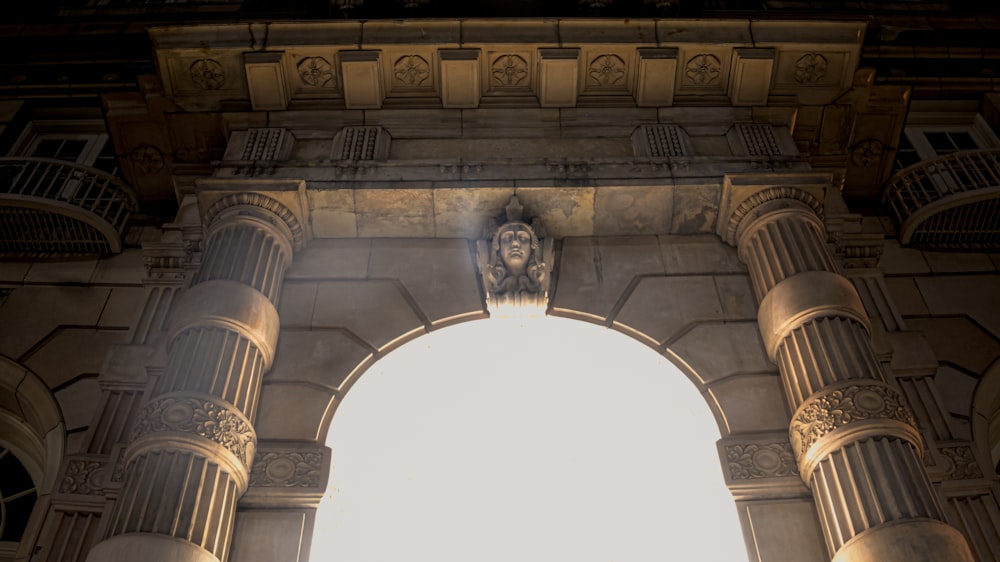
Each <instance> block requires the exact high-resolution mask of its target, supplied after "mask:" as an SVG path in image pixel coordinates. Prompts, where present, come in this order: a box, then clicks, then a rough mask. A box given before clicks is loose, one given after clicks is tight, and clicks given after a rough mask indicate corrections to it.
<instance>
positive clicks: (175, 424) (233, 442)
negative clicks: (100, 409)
mask: <svg viewBox="0 0 1000 562" xmlns="http://www.w3.org/2000/svg"><path fill="white" fill-rule="evenodd" d="M164 431H177V432H182V433H191V434H194V435H198V436H200V437H204V438H206V439H209V440H211V441H214V442H216V443H218V444H219V445H222V446H223V447H225V448H226V449H228V450H229V451H230V452H231V453H233V454H234V455H236V458H238V459H239V460H240V462H242V463H243V465H244V466H246V467H247V468H249V467H250V465H251V462H252V461H253V458H254V453H255V451H256V449H257V436H256V435H255V434H254V431H253V428H252V427H251V426H250V424H249V423H248V422H247V420H246V418H244V417H243V415H242V414H240V413H239V412H237V411H236V410H233V409H230V408H229V407H227V406H224V405H222V404H217V403H215V402H213V401H211V400H207V399H205V398H200V397H187V396H167V397H161V398H157V399H154V400H151V401H150V402H149V403H147V404H146V406H145V407H143V409H142V410H140V411H139V417H138V419H137V420H136V422H135V427H134V428H133V429H132V440H133V441H135V440H136V439H138V438H139V437H142V436H143V435H149V434H151V433H160V432H164Z"/></svg>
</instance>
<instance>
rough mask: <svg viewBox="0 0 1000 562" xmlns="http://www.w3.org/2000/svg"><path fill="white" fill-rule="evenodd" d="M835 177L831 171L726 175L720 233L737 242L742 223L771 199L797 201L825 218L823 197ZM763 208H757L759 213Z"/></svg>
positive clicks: (733, 242) (718, 230)
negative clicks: (829, 172)
mask: <svg viewBox="0 0 1000 562" xmlns="http://www.w3.org/2000/svg"><path fill="white" fill-rule="evenodd" d="M831 185H832V180H831V178H830V176H829V175H828V174H817V173H808V174H782V175H775V174H730V175H727V176H726V177H725V180H724V183H723V188H722V199H721V201H720V205H719V221H718V227H717V233H718V235H719V236H720V237H721V238H722V239H723V240H725V241H726V242H727V243H728V244H730V245H733V246H735V245H736V244H737V242H738V241H739V239H738V236H737V231H738V230H739V229H740V227H741V224H743V223H745V222H748V221H747V220H746V219H748V218H751V219H752V218H753V217H754V216H756V213H752V211H754V210H755V209H757V208H758V207H760V206H761V205H763V204H764V203H767V202H769V201H782V200H784V201H798V202H800V203H802V204H804V205H806V207H807V208H809V209H811V210H812V211H813V212H814V213H815V214H816V216H817V217H819V218H820V219H822V218H823V212H824V211H823V203H822V201H823V199H824V198H825V193H826V190H827V189H828V188H830V186H831ZM760 210H761V209H757V211H758V213H759V211H760Z"/></svg>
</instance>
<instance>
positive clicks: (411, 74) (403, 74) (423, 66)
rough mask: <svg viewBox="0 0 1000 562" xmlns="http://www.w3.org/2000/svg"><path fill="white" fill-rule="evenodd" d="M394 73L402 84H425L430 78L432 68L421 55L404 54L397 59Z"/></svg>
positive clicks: (412, 85) (397, 82)
mask: <svg viewBox="0 0 1000 562" xmlns="http://www.w3.org/2000/svg"><path fill="white" fill-rule="evenodd" d="M392 75H393V77H394V78H395V79H396V84H398V85H400V86H408V87H417V86H423V85H424V82H426V81H427V79H428V78H430V75H431V68H430V65H428V64H427V61H426V60H425V59H424V57H422V56H420V55H403V56H401V57H399V59H397V60H396V64H395V66H394V67H393V72H392Z"/></svg>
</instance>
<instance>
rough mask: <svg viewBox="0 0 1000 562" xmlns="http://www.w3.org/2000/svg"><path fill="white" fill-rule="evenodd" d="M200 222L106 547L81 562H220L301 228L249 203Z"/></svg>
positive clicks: (247, 467) (275, 207)
mask: <svg viewBox="0 0 1000 562" xmlns="http://www.w3.org/2000/svg"><path fill="white" fill-rule="evenodd" d="M205 221H206V224H207V227H206V228H205V237H204V252H203V258H202V260H201V267H200V269H199V270H198V271H197V273H196V274H195V275H194V276H193V280H192V284H191V287H190V288H189V289H187V290H186V291H184V292H183V293H182V294H181V295H180V297H179V298H178V299H177V301H176V302H175V303H174V304H173V310H172V313H171V315H170V318H169V320H167V321H166V322H165V325H166V328H167V329H166V338H165V341H166V351H167V356H166V365H165V367H164V368H163V372H162V375H160V376H159V377H157V379H156V381H155V383H154V384H153V387H152V390H151V392H150V394H149V395H150V396H151V397H150V398H149V400H148V401H146V402H145V404H144V405H143V406H142V407H141V408H140V409H139V411H138V414H137V416H136V418H135V421H134V424H133V425H132V428H131V434H130V439H131V441H130V442H129V444H128V446H127V448H126V449H125V451H124V459H123V461H124V464H125V467H126V468H125V470H124V476H123V478H122V484H121V490H120V492H119V495H118V499H117V502H116V503H115V507H114V509H113V511H112V513H111V515H110V517H109V521H108V524H107V526H108V531H107V536H108V538H107V539H105V540H104V541H103V542H101V543H99V544H98V545H97V546H96V547H95V548H94V549H93V550H92V551H91V554H90V556H89V557H88V560H90V561H92V562H96V561H97V560H132V559H137V558H139V557H140V556H141V558H142V559H144V560H146V561H148V562H166V561H168V560H169V561H171V562H174V561H182V560H183V561H194V560H197V561H205V562H212V561H217V560H218V561H224V560H226V559H227V558H228V556H229V548H230V542H231V538H232V534H233V526H234V520H235V516H236V515H235V511H236V502H237V500H238V499H239V498H240V497H241V496H242V495H243V494H244V493H245V492H246V490H247V488H248V486H249V483H250V474H251V470H252V464H253V459H254V456H255V453H256V450H257V437H256V433H255V431H254V428H253V420H254V418H255V416H256V409H257V402H258V395H259V393H260V386H261V381H262V378H263V375H264V373H265V372H266V371H267V370H268V369H269V368H270V365H271V362H272V361H273V358H274V350H275V346H276V344H277V339H278V325H279V323H278V313H277V308H276V304H277V303H276V301H277V298H278V295H279V294H280V290H281V281H282V278H283V276H284V272H285V269H286V268H287V267H288V265H289V264H290V262H291V259H292V254H293V252H294V249H295V248H296V246H298V245H301V243H302V229H301V226H300V224H299V222H298V219H297V217H296V216H295V215H294V214H293V213H292V212H291V211H289V210H288V209H287V208H286V207H285V206H284V205H282V204H281V203H279V202H278V201H276V200H274V199H272V198H270V197H267V196H266V195H262V194H259V193H246V194H231V195H228V196H223V197H221V198H217V199H215V201H214V202H213V203H212V204H211V205H209V206H208V207H207V209H206V212H205ZM154 296H155V295H154ZM153 300H154V301H155V302H154V303H153V304H155V303H156V302H159V301H160V299H158V298H157V299H153ZM170 300H173V299H170Z"/></svg>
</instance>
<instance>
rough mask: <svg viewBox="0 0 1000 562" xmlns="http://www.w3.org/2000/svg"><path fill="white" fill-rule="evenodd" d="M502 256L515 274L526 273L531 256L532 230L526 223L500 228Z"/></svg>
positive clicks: (508, 267)
mask: <svg viewBox="0 0 1000 562" xmlns="http://www.w3.org/2000/svg"><path fill="white" fill-rule="evenodd" d="M499 236H500V258H501V259H502V260H503V263H504V265H506V266H507V270H508V271H509V272H510V273H511V274H514V275H520V274H522V273H524V270H525V267H526V266H527V264H528V258H529V257H530V256H531V231H530V230H528V228H527V227H526V226H524V225H520V224H513V225H509V226H507V227H506V228H502V229H500V233H499Z"/></svg>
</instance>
